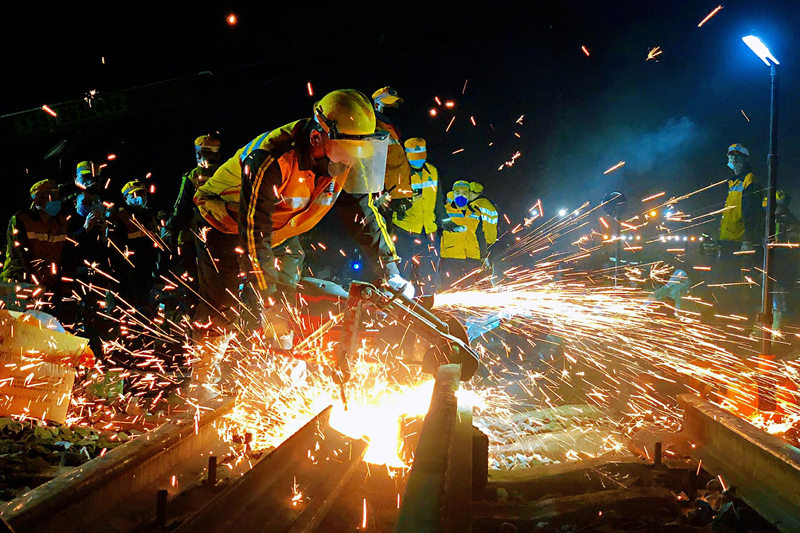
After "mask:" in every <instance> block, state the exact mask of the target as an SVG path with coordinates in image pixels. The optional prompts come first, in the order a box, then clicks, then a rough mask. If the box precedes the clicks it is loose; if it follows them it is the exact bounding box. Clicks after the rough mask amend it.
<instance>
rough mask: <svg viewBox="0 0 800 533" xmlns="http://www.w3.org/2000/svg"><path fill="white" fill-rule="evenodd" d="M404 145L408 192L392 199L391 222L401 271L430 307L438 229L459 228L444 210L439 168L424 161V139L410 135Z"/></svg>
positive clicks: (435, 276) (435, 280) (435, 278)
mask: <svg viewBox="0 0 800 533" xmlns="http://www.w3.org/2000/svg"><path fill="white" fill-rule="evenodd" d="M404 146H405V150H406V157H407V159H408V162H409V165H410V166H411V177H410V179H411V190H412V195H411V197H410V198H400V199H395V200H392V204H391V205H392V210H393V215H392V225H393V229H394V235H395V239H396V242H397V249H398V253H399V254H400V257H401V258H402V263H401V265H402V272H403V274H404V275H405V276H406V277H408V278H409V279H411V280H412V281H413V282H414V284H415V285H416V286H417V287H418V288H419V293H420V298H421V303H422V305H424V306H426V307H432V306H433V297H434V295H435V293H436V290H437V289H438V287H439V283H440V277H439V254H438V249H439V231H441V230H449V231H460V228H459V226H458V225H457V224H456V223H454V222H453V221H452V220H450V218H449V217H448V216H447V213H445V210H444V202H443V200H442V198H443V193H442V190H441V187H440V186H439V171H438V170H437V168H436V167H435V166H433V165H432V164H431V163H429V162H428V149H427V143H426V142H425V139H422V138H420V137H412V138H410V139H408V140H406V142H405V143H404Z"/></svg>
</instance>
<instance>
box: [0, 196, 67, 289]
mask: <svg viewBox="0 0 800 533" xmlns="http://www.w3.org/2000/svg"><path fill="white" fill-rule="evenodd" d="M6 240H7V245H6V257H5V263H4V264H3V272H2V274H0V279H2V280H3V281H19V282H23V281H24V282H27V283H37V284H42V285H48V284H50V283H51V282H54V281H57V280H58V279H60V277H61V267H62V262H63V261H62V259H63V250H64V243H65V242H66V240H67V217H66V216H65V215H64V214H63V213H59V214H58V215H56V216H54V217H49V216H48V217H44V216H42V215H41V214H40V213H39V212H38V211H37V210H35V209H33V208H31V209H27V210H25V211H20V212H19V213H16V214H14V215H13V216H12V217H11V220H10V221H9V222H8V233H7V235H6Z"/></svg>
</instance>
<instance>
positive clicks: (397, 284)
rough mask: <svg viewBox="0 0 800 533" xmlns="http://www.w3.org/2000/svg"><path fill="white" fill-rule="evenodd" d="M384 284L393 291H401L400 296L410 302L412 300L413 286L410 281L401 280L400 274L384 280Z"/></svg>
mask: <svg viewBox="0 0 800 533" xmlns="http://www.w3.org/2000/svg"><path fill="white" fill-rule="evenodd" d="M386 283H387V284H388V285H389V287H391V288H392V289H393V290H395V291H396V290H398V289H402V290H403V292H402V295H403V296H404V297H405V298H406V299H408V300H411V299H412V298H414V285H412V284H411V282H410V281H408V280H406V279H405V278H403V276H401V275H400V274H395V275H394V276H392V277H390V278H389V279H387V280H386Z"/></svg>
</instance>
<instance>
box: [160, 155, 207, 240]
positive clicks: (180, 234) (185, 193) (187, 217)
mask: <svg viewBox="0 0 800 533" xmlns="http://www.w3.org/2000/svg"><path fill="white" fill-rule="evenodd" d="M206 170H207V169H204V168H200V167H194V168H193V169H192V170H190V171H189V172H187V173H186V174H184V175H183V176H182V177H181V188H180V191H179V192H178V197H177V198H176V199H175V205H174V206H173V207H172V213H171V214H170V217H169V219H168V220H167V223H166V227H167V230H168V231H169V233H170V234H172V235H173V236H174V237H175V238H176V241H175V243H176V244H177V245H178V246H185V245H187V244H189V243H191V242H194V239H195V237H194V235H195V234H196V233H199V227H200V225H201V224H202V220H203V217H202V216H201V215H200V211H199V210H198V209H197V206H196V205H195V204H194V195H195V193H196V192H197V188H198V187H199V186H200V185H202V184H203V183H205V181H206V178H205V177H204V176H203V172H204V171H206ZM211 173H212V174H213V171H212V172H211Z"/></svg>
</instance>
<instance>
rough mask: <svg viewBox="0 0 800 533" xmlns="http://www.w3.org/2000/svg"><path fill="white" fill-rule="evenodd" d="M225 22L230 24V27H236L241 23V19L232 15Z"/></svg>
mask: <svg viewBox="0 0 800 533" xmlns="http://www.w3.org/2000/svg"><path fill="white" fill-rule="evenodd" d="M225 22H227V23H228V26H236V23H237V22H239V18H238V17H237V16H236V14H235V13H230V14H228V16H227V17H225Z"/></svg>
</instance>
